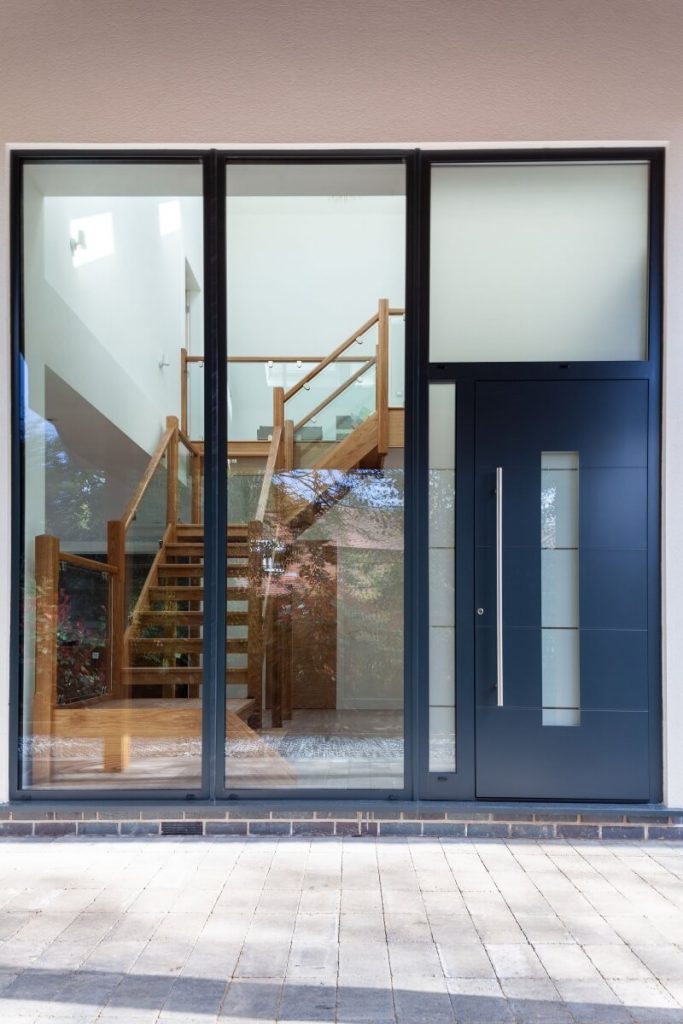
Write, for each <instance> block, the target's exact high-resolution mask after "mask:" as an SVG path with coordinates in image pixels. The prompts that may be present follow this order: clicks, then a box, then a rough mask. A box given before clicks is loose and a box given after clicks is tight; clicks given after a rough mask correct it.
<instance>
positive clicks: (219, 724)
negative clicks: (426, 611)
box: [9, 148, 419, 803]
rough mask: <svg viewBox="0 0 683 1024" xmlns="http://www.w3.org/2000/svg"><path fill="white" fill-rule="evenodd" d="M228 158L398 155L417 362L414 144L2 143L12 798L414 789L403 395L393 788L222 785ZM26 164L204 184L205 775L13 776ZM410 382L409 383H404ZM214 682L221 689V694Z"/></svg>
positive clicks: (377, 159) (361, 793) (412, 555)
mask: <svg viewBox="0 0 683 1024" xmlns="http://www.w3.org/2000/svg"><path fill="white" fill-rule="evenodd" d="M230 162H239V163H259V162H268V163H273V164H275V163H292V164H297V163H298V164H311V163H348V164H354V163H390V162H391V163H402V164H403V165H404V166H405V168H406V238H405V260H406V297H405V307H406V331H405V336H406V379H407V380H410V381H412V380H413V379H415V378H416V376H417V374H416V372H415V371H416V369H417V359H416V355H417V331H416V328H417V320H416V311H417V309H418V306H419V304H418V301H417V295H416V294H415V293H414V290H415V289H416V288H417V286H418V267H417V245H416V237H415V233H416V232H417V230H418V226H419V216H418V203H417V196H418V187H417V186H418V178H419V154H418V151H417V150H410V149H379V150H370V149H361V150H357V149H326V150H303V149H302V150H300V149H295V150H254V151H251V150H235V151H231V150H229V149H225V150H220V151H219V150H216V149H189V150H177V149H171V150H165V149H163V148H160V149H154V148H153V149H145V150H142V149H141V150H120V149H114V150H108V149H98V150H83V149H45V150H41V149H31V150H22V149H16V150H13V151H12V153H11V154H10V275H11V276H10V282H11V299H10V302H11V305H10V310H11V349H12V371H11V372H12V410H11V414H12V456H11V468H12V480H13V487H12V525H11V531H12V532H11V537H12V565H11V594H12V596H11V626H10V656H11V666H10V744H9V747H10V751H9V757H10V770H9V775H10V798H11V799H13V800H26V801H33V802H38V801H43V802H44V801H46V800H49V801H57V802H59V801H74V800H78V801H81V800H89V801H96V802H98V803H100V802H105V801H106V802H111V801H117V800H118V801H121V800H125V801H132V800H134V801H140V802H149V801H154V800H156V801H160V800H162V801H164V802H166V801H169V802H171V801H172V802H174V803H181V802H183V801H195V800H201V801H207V800H208V801H215V800H220V799H233V800H234V799H239V798H243V799H247V800H250V801H257V800H266V799H273V798H274V797H277V798H280V799H286V798H290V799H291V798H297V799H315V798H319V799H328V800H329V799H333V800H337V799H340V798H343V799H354V800H364V799H370V800H383V799H387V800H399V799H405V798H407V797H408V796H409V795H410V794H411V792H413V788H414V771H415V769H414V760H415V759H414V758H413V757H412V750H413V743H412V736H413V707H414V697H413V694H414V691H415V689H416V686H415V685H413V684H412V680H411V662H410V657H409V656H410V654H411V652H412V651H413V649H414V646H415V642H414V641H415V638H414V637H411V636H409V624H410V623H412V621H413V619H414V616H413V615H412V614H411V610H412V602H413V594H414V589H415V588H414V587H413V586H412V585H411V583H412V580H413V574H414V573H415V572H416V565H417V560H416V551H415V545H414V544H411V543H409V542H408V538H409V529H410V522H411V517H412V513H411V509H410V507H409V506H410V498H412V497H413V493H414V487H413V486H412V464H413V463H414V462H415V460H414V459H413V460H412V461H411V460H410V459H409V456H408V452H409V451H410V450H411V448H412V446H411V438H412V436H413V433H414V431H415V419H416V415H415V410H413V411H411V410H410V408H409V395H407V396H406V438H405V445H406V447H405V452H406V494H407V495H408V498H407V499H406V509H405V527H404V530H405V534H404V535H405V537H406V544H405V554H404V557H405V562H404V565H405V582H404V595H405V623H406V627H405V629H404V653H405V657H404V667H405V670H404V695H405V721H404V736H405V743H404V751H405V760H404V786H403V787H402V788H397V789H395V790H379V789H378V790H367V789H366V790H362V789H353V790H348V789H347V790H339V789H284V788H283V789H265V788H264V789H248V790H247V789H244V790H235V789H234V788H232V789H231V788H229V787H226V786H225V777H224V773H225V758H224V756H223V750H224V747H225V724H224V723H225V715H224V707H223V700H224V697H223V689H222V687H219V686H218V683H217V680H220V679H223V678H225V660H226V654H225V644H224V642H222V641H221V640H219V628H220V627H219V626H218V623H219V622H222V621H223V620H224V615H225V603H224V602H225V582H226V567H225V559H224V557H222V556H223V551H224V543H225V541H224V538H225V529H226V515H227V505H226V503H225V501H224V500H223V498H224V496H225V494H226V487H227V467H226V462H225V458H224V454H223V453H224V445H225V440H226V438H227V411H226V404H227V403H226V400H227V377H226V373H225V365H226V363H225V359H226V356H227V299H226V245H225V243H226V211H225V206H226V203H225V200H226V192H225V184H226V169H227V166H228V164H229V163H230ZM30 163H54V164H59V163H67V164H81V165H82V164H93V165H95V164H104V163H114V164H116V163H119V164H121V165H136V164H158V165H159V166H164V165H168V164H200V165H201V166H202V184H203V211H204V212H203V228H204V237H203V254H204V277H205V294H204V320H205V325H204V343H205V344H204V357H205V358H204V364H205V375H204V379H205V389H204V421H205V478H204V479H205V482H204V522H205V562H206V575H205V608H206V612H207V615H206V619H207V626H205V647H204V685H203V687H202V696H203V699H202V740H203V742H202V759H201V761H202V784H201V787H198V788H197V789H189V788H186V787H177V788H174V789H164V788H156V789H155V788H152V787H150V788H144V789H143V788H126V787H125V786H122V787H113V786H107V787H103V788H101V789H100V788H96V787H88V788H85V787H77V786H76V787H69V788H57V787H55V788H51V789H49V790H48V789H33V788H23V787H22V786H21V752H20V742H19V741H20V736H21V731H20V729H21V701H22V679H21V659H20V638H21V628H22V611H23V602H22V590H21V578H22V569H23V522H24V475H23V442H22V437H23V433H22V427H23V424H22V421H21V416H22V405H23V383H22V380H23V377H22V359H23V328H24V317H23V302H24V294H23V287H24V274H23V255H24V254H23V242H22V238H23V199H22V197H23V168H24V166H25V165H26V164H30ZM412 390H413V391H415V389H414V388H413V389H412ZM219 693H220V696H219Z"/></svg>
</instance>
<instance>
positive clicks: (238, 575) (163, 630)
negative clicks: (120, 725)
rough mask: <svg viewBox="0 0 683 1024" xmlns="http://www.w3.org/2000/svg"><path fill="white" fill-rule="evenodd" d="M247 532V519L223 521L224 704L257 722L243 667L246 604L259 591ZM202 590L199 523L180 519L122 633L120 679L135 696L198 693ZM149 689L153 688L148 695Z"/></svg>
mask: <svg viewBox="0 0 683 1024" xmlns="http://www.w3.org/2000/svg"><path fill="white" fill-rule="evenodd" d="M248 538H249V527H248V526H246V525H244V526H240V525H232V526H230V528H229V531H228V538H227V545H226V574H227V588H226V644H225V647H226V654H227V656H228V671H227V675H226V706H227V708H228V710H229V712H231V713H232V714H234V715H236V716H237V717H239V718H241V719H242V720H243V721H245V722H251V723H252V724H253V725H254V726H255V727H257V728H258V727H260V725H261V718H262V708H261V690H260V687H256V686H253V687H252V688H251V689H252V692H251V693H250V692H249V666H248V658H249V650H250V644H249V607H250V604H251V607H252V612H253V610H254V605H255V604H256V606H257V608H258V593H254V587H253V586H251V585H250V573H251V572H252V567H251V564H250V549H249V543H248ZM252 564H253V560H252ZM254 582H255V584H256V586H257V583H256V581H254ZM203 597H204V526H203V524H201V523H188V524H180V523H179V524H177V525H176V526H175V528H174V529H173V530H172V536H171V537H170V538H169V539H165V540H164V542H163V543H162V545H161V548H160V550H159V555H158V557H157V558H156V559H155V562H154V564H153V565H152V568H151V570H150V573H149V576H148V578H147V581H146V584H145V587H144V588H143V592H142V593H141V595H140V599H139V600H138V604H137V606H136V608H135V611H134V612H133V616H132V619H131V623H130V625H129V627H128V629H127V630H126V633H125V634H124V652H125V659H126V660H125V663H124V665H123V666H122V682H123V685H124V686H126V687H128V688H131V689H133V688H134V690H133V692H136V693H137V694H139V695H140V696H142V694H143V693H145V694H146V695H149V696H152V695H153V696H155V697H159V696H163V697H166V698H171V697H172V698H179V699H182V698H196V697H198V696H199V687H200V686H201V683H202V675H203V669H202V666H201V656H202V652H203V647H204V638H203V626H204V610H203ZM252 618H253V616H252ZM252 648H253V643H252ZM254 655H255V652H253V653H252V657H253V656H254ZM143 688H144V690H143ZM151 688H155V690H156V692H154V693H153V694H152V693H151Z"/></svg>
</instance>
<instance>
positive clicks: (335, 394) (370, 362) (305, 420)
mask: <svg viewBox="0 0 683 1024" xmlns="http://www.w3.org/2000/svg"><path fill="white" fill-rule="evenodd" d="M376 362H377V360H376V359H375V357H374V356H372V358H370V359H366V360H365V362H364V363H363V365H362V366H361V368H360V370H356V372H355V373H354V374H353V376H352V377H349V379H348V380H345V381H344V383H343V384H340V385H339V387H338V388H337V389H336V390H335V391H333V392H332V394H331V395H328V396H327V398H324V399H323V401H322V402H319V403H318V405H316V407H315V409H313V410H312V411H311V412H309V413H307V414H306V415H305V416H304V418H303V419H302V420H299V422H298V423H295V424H294V433H295V434H296V432H297V430H299V429H300V428H301V427H303V426H304V424H305V423H308V421H309V420H311V419H313V417H314V416H317V415H318V413H319V412H321V410H322V409H324V408H325V406H326V405H329V404H330V402H332V401H333V400H334V399H335V398H337V397H338V396H339V395H341V393H342V392H343V391H346V389H347V388H348V387H350V386H351V384H353V383H354V382H355V381H357V380H358V378H359V377H362V376H363V374H364V373H365V371H366V370H367V369H368V368H369V367H370V366H372V365H373V364H374V363H376Z"/></svg>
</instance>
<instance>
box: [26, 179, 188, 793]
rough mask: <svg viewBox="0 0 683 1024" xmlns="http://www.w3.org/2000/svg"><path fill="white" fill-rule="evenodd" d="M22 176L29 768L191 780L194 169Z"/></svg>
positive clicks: (129, 780) (41, 783) (52, 782)
mask: <svg viewBox="0 0 683 1024" xmlns="http://www.w3.org/2000/svg"><path fill="white" fill-rule="evenodd" d="M23 189H24V196H23V235H24V265H23V270H24V309H25V318H24V338H23V381H22V384H23V391H22V396H21V401H22V416H23V424H24V433H23V442H24V444H23V452H24V465H23V476H24V487H25V494H26V502H25V515H24V522H23V540H24V575H23V580H22V596H23V644H22V671H23V676H22V685H23V700H22V712H21V723H20V728H21V736H20V751H21V782H22V785H23V786H24V787H34V788H35V787H39V788H50V789H52V788H79V789H83V788H90V789H104V788H107V789H110V790H111V789H121V790H125V789H131V788H132V789H144V788H152V789H166V788H177V787H181V788H183V789H194V788H198V787H199V785H200V783H201V719H202V714H201V704H202V700H201V682H202V652H203V603H202V593H203V557H202V555H203V525H202V523H203V513H202V505H203V503H202V472H201V465H202V462H201V434H200V435H199V436H195V437H194V438H193V436H192V435H193V433H194V430H195V425H196V424H197V423H199V422H200V421H201V412H200V407H201V403H202V387H201V384H200V382H199V380H198V379H197V377H196V376H194V377H192V379H190V374H191V373H192V374H195V375H196V374H198V373H199V368H200V365H201V356H202V353H203V348H202V345H203V322H202V308H203V307H202V295H201V292H202V282H203V271H202V172H201V166H200V165H199V163H197V162H188V163H186V164H174V165H161V164H155V165H152V164H149V165H144V164H143V165H136V166H131V165H125V164H104V163H103V164H95V163H93V164H78V165H75V164H69V163H39V162H36V163H32V164H27V165H26V166H25V168H24V179H23ZM190 368H192V369H190Z"/></svg>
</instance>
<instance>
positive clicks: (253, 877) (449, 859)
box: [0, 835, 683, 1024]
mask: <svg viewBox="0 0 683 1024" xmlns="http://www.w3.org/2000/svg"><path fill="white" fill-rule="evenodd" d="M0 892H1V894H2V898H0V1021H1V1022H2V1024H12V1022H14V1021H21V1024H48V1022H52V1024H59V1022H62V1024H66V1022H69V1024H95V1022H97V1024H107V1022H109V1024H117V1022H120V1024H124V1022H125V1024H171V1022H179V1024H218V1022H233V1024H271V1022H272V1024H280V1022H284V1021H287V1022H289V1024H296V1022H297V1021H299V1022H303V1021H306V1022H308V1024H310V1022H314V1024H315V1022H318V1024H328V1022H330V1024H504V1022H510V1024H683V844H673V843H671V844H668V843H665V842H655V841H647V840H645V841H641V842H635V843H631V842H629V843H625V842H617V841H615V842H605V841H604V840H602V841H601V842H599V843H597V842H596V843H593V842H590V841H585V840H581V839H571V840H558V839H555V840H547V839H546V838H544V837H542V838H539V839H533V838H529V837H525V838H523V839H521V838H520V839H512V838H510V839H490V838H486V839H484V838H481V839H471V838H461V839H458V838H454V837H451V836H449V837H441V836H429V837H415V838H414V837H411V836H404V837H396V836H393V835H392V836H391V837H386V838H383V837H382V836H381V835H380V836H379V837H363V838H361V839H359V838H357V837H354V838H350V837H348V838H347V837H326V838H324V839H320V840H316V839H312V838H311V837H308V836H305V837H304V836H301V837H290V838H279V837H276V836H273V837H268V838H265V837H264V838H260V839H258V840H247V839H235V838H229V839H228V838H225V837H222V836H205V837H203V838H202V839H201V840H193V839H183V838H174V839H168V840H159V841H156V840H155V841H154V842H150V841H149V840H147V839H143V838H130V839H126V841H125V843H123V842H122V841H121V839H118V840H117V839H110V838H106V837H105V838H97V839H92V840H91V839H87V840H86V839H82V840H74V839H73V838H71V839H70V838H69V837H60V836H57V837H54V838H45V837H41V838H40V839H36V838H5V839H3V842H2V844H0Z"/></svg>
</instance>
